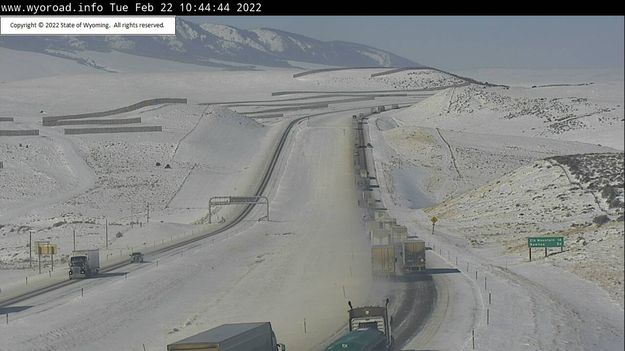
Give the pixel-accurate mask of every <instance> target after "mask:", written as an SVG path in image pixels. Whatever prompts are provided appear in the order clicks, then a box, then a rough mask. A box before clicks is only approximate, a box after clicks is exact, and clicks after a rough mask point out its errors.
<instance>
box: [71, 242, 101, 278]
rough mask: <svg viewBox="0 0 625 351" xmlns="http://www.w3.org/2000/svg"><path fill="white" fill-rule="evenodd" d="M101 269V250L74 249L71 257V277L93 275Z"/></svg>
mask: <svg viewBox="0 0 625 351" xmlns="http://www.w3.org/2000/svg"><path fill="white" fill-rule="evenodd" d="M99 271H100V250H98V249H94V250H76V251H72V255H71V256H70V258H69V279H76V278H86V277H91V276H94V275H96V274H98V272H99Z"/></svg>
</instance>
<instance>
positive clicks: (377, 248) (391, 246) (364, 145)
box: [352, 106, 426, 276]
mask: <svg viewBox="0 0 625 351" xmlns="http://www.w3.org/2000/svg"><path fill="white" fill-rule="evenodd" d="M384 110H385V108H384V106H378V107H377V108H375V109H372V110H371V112H370V113H368V114H367V113H360V114H359V115H353V118H352V119H353V127H354V130H355V132H356V133H355V153H354V167H355V168H356V172H355V173H356V180H355V181H356V186H357V187H358V188H359V189H360V190H361V191H362V192H361V194H362V198H361V199H359V201H358V202H359V205H360V206H361V207H363V208H365V209H366V211H367V215H366V216H365V218H372V220H368V221H367V223H366V224H367V230H368V234H369V240H370V242H371V267H372V271H373V273H374V274H375V275H386V276H390V275H394V274H398V273H400V272H399V271H400V269H401V270H403V273H410V272H414V271H422V270H425V250H426V248H425V241H423V240H421V239H419V238H418V237H416V236H408V228H406V227H405V226H402V225H398V224H397V221H396V220H395V218H392V217H391V216H389V215H388V211H387V210H386V208H384V206H383V203H382V200H381V196H380V193H379V184H378V180H377V178H376V170H375V163H374V162H373V153H372V149H373V146H372V145H371V140H370V137H369V125H368V116H369V115H371V114H374V113H380V112H382V111H384ZM398 266H399V267H398Z"/></svg>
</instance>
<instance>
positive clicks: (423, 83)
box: [297, 68, 464, 90]
mask: <svg viewBox="0 0 625 351" xmlns="http://www.w3.org/2000/svg"><path fill="white" fill-rule="evenodd" d="M387 71H390V69H388V68H386V69H385V68H370V69H358V70H338V71H329V72H317V73H313V74H308V75H304V76H301V77H298V78H297V79H298V80H300V81H302V82H306V83H309V84H311V85H314V86H320V87H325V88H328V89H331V88H340V89H350V88H351V89H371V90H372V89H380V90H382V89H397V90H410V89H431V88H443V87H450V86H454V85H460V84H463V83H464V81H463V80H461V79H458V78H455V77H453V76H450V75H448V74H444V73H441V72H438V71H435V70H430V69H417V70H404V71H399V72H395V73H390V74H384V75H379V76H375V77H371V75H373V74H378V73H383V72H387Z"/></svg>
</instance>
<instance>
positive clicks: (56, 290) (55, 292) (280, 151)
mask: <svg viewBox="0 0 625 351" xmlns="http://www.w3.org/2000/svg"><path fill="white" fill-rule="evenodd" d="M378 104H379V103H378ZM372 106H373V105H372ZM372 106H360V107H356V108H350V109H344V110H340V111H331V112H321V113H316V114H311V115H308V116H304V117H299V118H295V119H293V120H292V121H291V122H290V123H289V124H288V125H287V127H286V128H285V129H284V131H283V132H282V134H281V136H280V138H279V140H278V142H277V144H276V147H275V149H274V150H273V152H272V153H271V157H270V158H269V161H268V164H267V167H266V169H265V171H264V172H263V175H262V177H261V178H260V180H259V184H258V187H257V189H256V192H255V193H254V194H255V195H267V193H272V192H274V193H273V196H272V197H273V200H272V203H273V204H277V205H276V206H277V207H280V206H281V205H280V203H281V202H282V206H283V207H282V208H283V209H284V208H285V207H284V203H285V202H291V201H293V199H292V198H288V199H287V198H285V196H287V197H288V195H287V194H288V191H287V192H285V189H284V187H286V186H287V185H288V184H289V182H287V183H286V184H283V183H284V182H283V178H284V177H286V175H285V174H286V173H287V172H289V169H291V170H293V169H297V170H298V171H297V172H301V169H304V170H305V169H307V168H310V167H311V165H310V164H309V163H310V159H303V160H301V161H298V162H300V163H301V164H299V165H298V166H297V167H295V166H293V165H291V166H289V162H291V163H292V162H293V161H291V160H288V157H289V155H291V154H292V153H289V152H288V151H289V150H291V149H292V148H293V147H296V148H302V147H312V148H314V149H318V150H324V151H325V152H326V153H324V154H323V155H321V154H320V155H313V154H310V153H306V152H307V151H305V150H303V149H302V150H301V152H303V153H304V154H307V155H309V157H313V159H314V160H316V161H315V162H314V163H313V165H312V166H313V167H312V168H313V169H318V171H317V172H319V173H318V174H316V175H315V176H313V175H311V174H308V175H307V176H311V179H322V181H316V182H315V183H314V184H313V183H311V184H309V185H308V186H309V187H310V189H309V190H310V192H309V193H308V195H310V196H311V197H312V198H313V201H312V202H311V201H310V200H307V199H300V200H301V201H300V202H301V204H300V206H303V205H306V206H308V207H309V208H312V209H313V212H317V214H316V215H315V216H312V217H313V219H310V217H311V214H310V213H302V214H301V216H302V217H301V221H302V222H306V223H304V224H300V223H298V224H297V226H299V227H306V228H309V227H314V226H315V223H314V222H315V221H317V220H319V219H320V218H327V216H328V213H327V211H328V209H327V208H326V209H324V208H323V204H327V203H328V202H336V203H335V204H333V206H335V207H336V206H344V207H350V205H349V203H350V201H349V197H350V196H353V200H354V201H352V202H351V203H352V204H354V205H355V203H356V202H355V196H354V194H355V193H353V191H354V190H355V189H353V190H352V192H347V193H346V200H345V201H338V200H336V199H334V198H333V197H332V196H330V195H335V194H336V192H338V191H340V190H339V189H342V188H343V187H344V184H341V186H340V187H337V185H333V187H332V189H334V190H332V191H329V192H323V193H324V194H327V195H324V197H322V198H320V197H319V196H320V193H319V192H318V191H316V190H315V189H316V188H329V186H330V184H329V183H330V182H332V181H333V178H332V177H331V176H329V175H327V173H328V169H331V168H337V167H339V166H338V164H339V161H340V162H341V163H344V162H345V156H347V163H348V164H347V166H350V165H351V163H349V160H351V155H350V153H349V152H350V151H349V148H348V147H347V146H348V145H349V144H350V143H351V140H353V139H352V138H351V133H350V128H349V127H348V126H349V121H350V120H351V114H352V113H356V112H358V111H363V110H366V109H368V108H369V107H372ZM310 117H315V119H313V120H310V119H309V118H310ZM303 121H307V123H306V126H303V124H302V122H303ZM298 126H301V127H298ZM295 130H298V131H299V132H298V133H293V131H295ZM303 131H306V133H305V134H306V135H307V136H306V139H305V140H304V143H303V144H305V145H302V144H301V143H300V141H301V140H297V143H296V140H293V143H290V140H292V139H294V138H296V136H297V138H301V137H302V136H301V135H300V134H301V133H302V132H303ZM326 133H327V135H326ZM321 134H322V135H323V136H321ZM315 135H317V136H321V137H320V139H314V138H313V137H314V136H315ZM337 137H339V139H340V140H342V141H341V143H340V144H337V145H334V146H341V147H342V148H345V149H346V150H344V152H342V153H341V157H338V158H337V157H334V158H333V156H332V155H331V154H328V152H332V151H331V150H332V149H331V148H329V146H327V145H329V144H332V143H335V142H334V139H335V138H337ZM287 145H293V146H292V147H290V148H289V147H288V146H287ZM281 160H284V161H281ZM330 160H334V161H330ZM285 162H286V164H284V163H285ZM328 162H329V163H328ZM328 164H329V165H333V166H332V167H330V168H328ZM345 166H346V165H343V167H345ZM289 167H290V168H289ZM350 176H351V175H350ZM352 184H353V181H352ZM350 193H351V194H352V195H349V194H350ZM328 196H330V197H328ZM281 199H282V200H281ZM273 204H272V206H274V205H273ZM294 207H295V206H286V208H294ZM253 209H254V206H253V205H249V206H246V207H244V208H243V210H242V211H241V212H240V213H239V214H238V215H236V216H235V218H234V219H233V220H232V221H230V222H229V223H226V224H225V225H223V226H222V227H220V228H218V229H216V230H213V231H210V232H207V233H203V234H201V235H198V236H195V237H192V238H189V239H188V240H184V241H181V242H177V243H175V244H173V245H170V246H167V247H164V248H160V249H158V250H155V251H153V252H150V253H148V254H147V255H146V259H147V260H148V261H151V262H152V263H153V262H155V261H156V260H166V259H167V258H170V259H171V258H174V257H183V256H184V255H186V254H187V253H186V252H187V251H191V252H193V251H194V250H201V249H202V248H201V246H202V245H203V242H206V240H205V239H207V238H210V237H214V236H216V235H217V234H220V233H224V232H228V231H230V230H232V229H234V228H235V227H236V226H237V225H239V224H240V223H241V222H243V221H244V220H245V218H246V217H247V215H248V214H249V213H250V212H251V211H252V210H253ZM314 209H317V210H314ZM354 211H356V212H357V211H358V209H357V208H355V206H353V209H351V210H348V212H347V213H348V214H347V215H346V217H348V218H349V219H348V220H344V219H342V218H340V217H341V216H338V215H337V214H335V216H336V221H337V222H336V226H337V228H339V227H341V226H343V227H344V226H345V225H347V227H344V228H343V229H341V230H342V231H345V232H351V233H354V235H359V234H358V233H361V234H360V235H362V232H363V231H362V229H358V228H357V227H356V228H352V227H353V223H354V222H351V223H352V224H351V225H349V224H348V223H350V221H353V220H354V219H356V221H357V218H360V215H357V216H354V213H356V212H354ZM273 212H274V211H272V213H273ZM275 212H276V215H277V216H278V218H280V217H283V218H285V217H297V215H293V214H291V213H289V212H288V211H287V212H284V211H282V212H281V211H280V210H278V211H275ZM341 213H342V212H341ZM291 220H292V221H293V222H299V221H300V220H298V219H295V218H293V219H291ZM252 226H254V224H252ZM348 227H349V229H348ZM324 228H325V232H328V231H332V228H333V226H332V221H329V222H328V224H326V225H325V226H324ZM334 230H338V229H334ZM341 230H338V231H339V232H341ZM320 235H321V234H320ZM202 240H203V241H202ZM359 242H360V243H359V244H355V243H354V242H353V238H351V239H349V241H346V242H343V243H344V244H345V245H347V246H348V247H349V246H351V245H356V246H357V247H359V248H360V249H361V251H356V252H352V260H354V255H355V256H357V260H358V262H360V263H359V264H357V266H359V268H358V272H359V273H358V274H360V275H361V276H363V277H364V276H365V273H366V274H367V275H370V269H369V268H368V265H366V263H367V261H368V260H369V259H368V258H367V257H366V256H364V255H360V254H359V252H361V253H362V252H363V251H362V249H363V248H366V247H367V246H366V242H365V240H362V238H361V239H359ZM363 243H364V244H363ZM310 244H312V242H311V243H310ZM319 249H320V250H322V249H323V248H321V247H320V248H319ZM363 263H365V264H363ZM152 266H153V265H152ZM362 266H364V268H363V267H362ZM144 267H145V266H144V265H130V264H129V263H128V262H122V263H119V264H116V265H112V266H109V267H106V268H105V269H103V270H102V274H101V276H100V277H99V278H98V279H86V280H73V281H62V282H60V283H57V284H53V285H51V286H48V287H46V288H45V289H41V290H37V291H32V292H29V293H28V294H24V295H21V296H18V297H15V298H12V299H11V300H8V301H3V302H2V304H1V305H0V308H2V309H3V310H5V311H12V312H15V313H16V314H17V315H16V317H18V318H19V315H20V314H21V313H22V314H23V313H24V312H21V311H22V310H21V308H27V307H30V306H38V305H44V304H45V307H41V308H43V309H44V310H48V309H53V308H55V307H59V306H61V305H62V304H65V303H67V301H65V302H63V298H65V299H67V298H68V297H69V296H76V294H77V293H78V291H80V290H81V289H84V290H85V291H93V290H94V289H95V288H96V287H98V288H99V286H100V285H102V284H106V283H107V282H119V281H121V280H126V279H127V276H126V273H128V275H129V276H130V277H132V276H133V275H135V271H137V270H140V269H143V268H144ZM329 268H330V267H329ZM148 269H152V268H148ZM356 269H357V268H356V267H355V266H350V272H349V273H350V276H352V275H355V272H353V271H355V270H356ZM128 279H132V278H128ZM366 281H367V279H366V278H364V281H354V282H353V284H352V285H351V286H352V287H361V288H363V290H364V288H365V286H368V284H373V286H374V293H373V294H370V293H369V291H367V294H361V293H353V295H352V296H351V297H359V298H360V299H361V300H362V301H367V303H370V302H371V301H377V300H380V301H381V300H382V297H381V296H377V294H376V289H375V286H380V285H382V286H385V288H383V289H382V291H384V292H385V293H386V292H389V291H392V290H395V291H396V294H395V295H394V297H392V299H393V300H394V305H395V307H394V309H395V321H394V324H395V325H396V327H395V328H396V329H395V330H396V342H397V345H400V344H401V343H402V342H404V341H405V340H408V339H409V338H410V336H411V335H413V334H414V331H415V330H417V329H418V328H419V326H420V324H421V323H423V321H424V320H425V318H426V316H427V315H428V313H429V311H430V309H431V308H432V305H433V302H432V299H433V296H434V286H433V283H432V280H431V278H429V277H428V276H427V275H425V276H424V275H420V276H418V277H412V278H409V279H407V278H403V279H400V280H394V281H392V282H381V281H375V282H371V283H367V282H366ZM110 284H115V283H110ZM363 284H364V285H363ZM389 287H392V289H389ZM397 288H399V289H397ZM344 289H345V288H344ZM349 291H350V288H349V287H348V293H347V294H350V293H349ZM319 293H320V294H323V292H321V291H320V292H319ZM55 301H58V302H55ZM342 303H343V301H339V302H337V304H338V305H337V306H341V304H342ZM333 305H334V302H333ZM42 312H44V311H42V310H41V309H33V311H31V312H28V313H27V314H29V313H30V314H41V313H42ZM332 314H333V315H334V316H338V317H336V318H339V319H340V318H343V319H344V320H345V322H346V313H344V309H340V310H338V311H333V312H332ZM343 314H344V315H345V316H343V317H341V316H342V315H343ZM336 318H335V319H336ZM276 324H277V326H278V327H280V326H281V323H280V322H277V323H276ZM284 324H291V323H290V322H289V323H284ZM343 327H344V324H343ZM343 327H341V326H340V325H339V326H338V328H335V329H333V330H332V331H331V332H328V330H325V331H323V332H318V333H310V332H309V333H308V334H309V335H305V336H303V337H302V336H301V335H291V334H292V333H293V332H288V331H287V332H286V333H284V334H286V337H287V338H290V339H291V340H294V342H293V344H294V345H298V343H301V344H299V345H300V346H301V345H308V346H310V345H311V344H312V342H313V341H312V340H313V339H312V338H313V337H314V338H317V339H316V340H317V341H319V339H318V338H319V337H321V336H322V335H326V337H327V335H331V334H332V332H333V333H335V334H336V333H340V330H341V328H343ZM283 329H287V328H286V327H284V328H283ZM317 341H314V343H317ZM328 341H330V339H326V340H325V341H323V342H322V343H321V344H317V346H314V347H312V348H310V349H319V348H321V347H322V345H323V344H324V343H327V342H328Z"/></svg>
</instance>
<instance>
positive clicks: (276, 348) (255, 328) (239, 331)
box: [167, 322, 286, 351]
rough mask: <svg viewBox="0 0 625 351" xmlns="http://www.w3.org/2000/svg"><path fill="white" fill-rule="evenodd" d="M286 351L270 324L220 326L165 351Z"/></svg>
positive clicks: (181, 341)
mask: <svg viewBox="0 0 625 351" xmlns="http://www.w3.org/2000/svg"><path fill="white" fill-rule="evenodd" d="M180 350H195V351H286V347H285V346H284V344H278V343H277V342H276V335H275V333H274V332H273V329H271V323H270V322H259V323H234V324H222V325H220V326H218V327H215V328H213V329H210V330H207V331H203V332H201V333H198V334H195V335H193V336H190V337H188V338H186V339H182V340H180V341H177V342H175V343H173V344H169V345H167V351H180Z"/></svg>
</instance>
